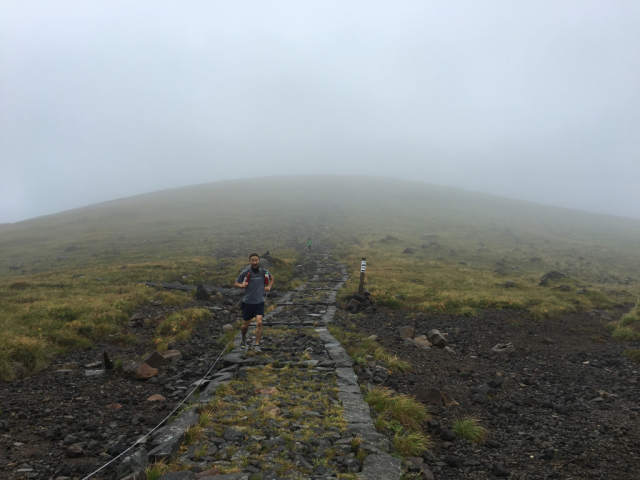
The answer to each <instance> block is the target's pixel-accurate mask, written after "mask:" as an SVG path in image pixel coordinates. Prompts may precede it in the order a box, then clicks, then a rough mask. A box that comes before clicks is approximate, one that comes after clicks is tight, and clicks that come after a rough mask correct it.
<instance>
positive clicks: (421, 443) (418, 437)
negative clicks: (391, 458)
mask: <svg viewBox="0 0 640 480" xmlns="http://www.w3.org/2000/svg"><path fill="white" fill-rule="evenodd" d="M432 445H433V442H432V441H431V438H429V436H428V435H426V434H425V433H423V432H404V433H400V432H398V433H396V434H395V435H394V437H393V446H394V448H395V449H396V452H398V453H399V454H400V455H402V456H404V457H419V456H421V455H422V454H423V453H424V452H425V451H426V450H428V449H429V448H430V447H431V446H432Z"/></svg>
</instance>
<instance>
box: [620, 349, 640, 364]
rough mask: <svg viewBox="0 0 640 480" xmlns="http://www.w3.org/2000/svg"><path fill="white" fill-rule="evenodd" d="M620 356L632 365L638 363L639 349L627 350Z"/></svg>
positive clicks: (639, 359)
mask: <svg viewBox="0 0 640 480" xmlns="http://www.w3.org/2000/svg"><path fill="white" fill-rule="evenodd" d="M622 354H623V355H624V356H625V357H627V358H628V359H629V360H631V361H632V362H634V363H640V348H627V349H626V350H623V351H622Z"/></svg>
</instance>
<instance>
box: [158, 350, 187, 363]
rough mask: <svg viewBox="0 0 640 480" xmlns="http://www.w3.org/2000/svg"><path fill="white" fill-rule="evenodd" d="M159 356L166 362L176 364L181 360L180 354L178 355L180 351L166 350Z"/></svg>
mask: <svg viewBox="0 0 640 480" xmlns="http://www.w3.org/2000/svg"><path fill="white" fill-rule="evenodd" d="M160 355H162V357H163V358H164V359H165V361H167V362H178V361H180V360H182V354H181V353H180V350H166V351H164V352H162V353H161V354H160Z"/></svg>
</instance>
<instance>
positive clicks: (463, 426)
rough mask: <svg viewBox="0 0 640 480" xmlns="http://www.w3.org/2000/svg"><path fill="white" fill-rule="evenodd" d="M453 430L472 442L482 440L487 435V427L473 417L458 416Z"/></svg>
mask: <svg viewBox="0 0 640 480" xmlns="http://www.w3.org/2000/svg"><path fill="white" fill-rule="evenodd" d="M453 431H454V432H455V433H457V434H458V435H460V436H461V437H462V438H466V439H467V440H470V441H472V442H480V441H482V440H484V439H485V438H486V436H487V431H486V430H485V428H484V427H483V426H482V425H480V424H479V423H478V420H477V419H475V418H472V417H466V418H457V419H455V420H454V421H453Z"/></svg>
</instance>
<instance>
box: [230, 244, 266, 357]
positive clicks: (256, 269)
mask: <svg viewBox="0 0 640 480" xmlns="http://www.w3.org/2000/svg"><path fill="white" fill-rule="evenodd" d="M249 263H250V264H251V265H250V266H249V267H248V268H245V269H244V270H243V271H242V272H241V273H240V276H239V277H238V279H237V280H236V283H235V284H234V287H236V288H244V289H245V290H244V297H243V298H242V319H243V320H244V323H243V324H242V327H241V328H240V331H241V332H242V342H241V343H240V347H241V348H243V349H244V348H247V332H248V331H249V325H251V320H253V319H254V318H255V319H256V343H255V345H254V346H253V350H254V351H255V352H258V353H260V352H261V351H262V350H260V339H261V338H262V317H263V316H264V300H265V297H263V296H262V292H267V294H268V293H269V292H270V291H271V286H272V285H273V281H274V280H275V279H274V278H273V275H271V274H270V273H269V271H268V270H265V269H264V268H261V267H260V255H258V254H257V253H252V254H251V255H249Z"/></svg>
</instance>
